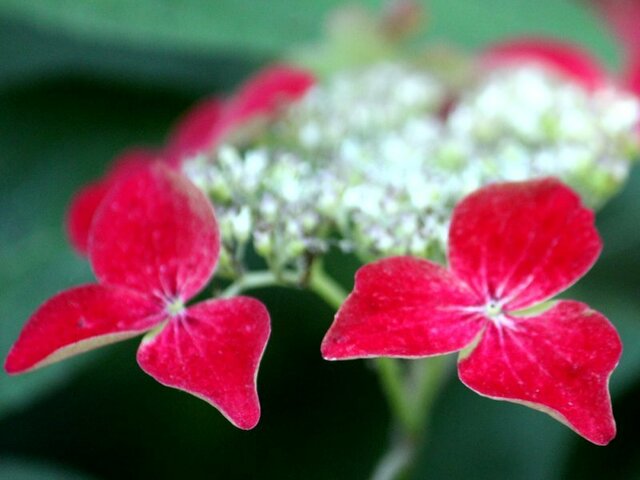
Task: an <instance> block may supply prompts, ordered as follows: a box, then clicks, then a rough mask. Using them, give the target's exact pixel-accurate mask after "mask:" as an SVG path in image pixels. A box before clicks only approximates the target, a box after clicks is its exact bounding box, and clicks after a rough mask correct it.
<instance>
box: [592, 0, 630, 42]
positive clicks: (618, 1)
mask: <svg viewBox="0 0 640 480" xmlns="http://www.w3.org/2000/svg"><path fill="white" fill-rule="evenodd" d="M591 1H592V2H593V4H594V5H595V6H596V7H597V9H598V10H599V11H600V13H601V14H602V16H603V17H604V19H605V20H606V21H607V22H608V23H609V26H610V27H611V28H612V30H613V32H614V33H615V34H616V35H617V36H618V38H619V39H620V41H621V42H622V44H623V46H624V47H625V48H626V50H627V52H628V53H630V54H633V53H637V52H640V28H638V25H639V24H640V1H638V0H591Z"/></svg>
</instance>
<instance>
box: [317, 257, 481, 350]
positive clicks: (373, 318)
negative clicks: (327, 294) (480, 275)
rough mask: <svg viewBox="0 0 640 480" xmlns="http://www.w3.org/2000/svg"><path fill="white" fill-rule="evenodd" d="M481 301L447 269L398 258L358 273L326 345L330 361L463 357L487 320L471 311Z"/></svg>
mask: <svg viewBox="0 0 640 480" xmlns="http://www.w3.org/2000/svg"><path fill="white" fill-rule="evenodd" d="M480 303H481V300H480V299H479V297H478V296H476V295H475V294H474V293H473V292H472V291H471V290H470V289H469V288H468V287H467V286H466V285H465V284H464V283H462V282H460V281H459V280H457V279H456V278H455V277H454V276H453V275H452V274H451V273H449V271H448V270H447V269H445V268H444V267H442V266H440V265H438V264H436V263H433V262H429V261H427V260H418V259H415V258H410V257H393V258H388V259H385V260H380V261H378V262H375V263H372V264H369V265H366V266H364V267H362V268H361V269H360V270H358V273H357V274H356V279H355V287H354V290H353V293H351V295H349V297H348V298H347V300H346V302H345V303H344V304H343V305H342V307H340V310H339V311H338V313H337V314H336V318H335V321H334V322H333V325H331V328H330V329H329V331H328V332H327V334H326V336H325V338H324V340H323V342H322V355H323V357H324V358H325V359H327V360H346V359H351V358H366V357H380V356H384V357H424V356H430V355H438V354H442V353H449V352H454V351H458V350H460V349H461V348H464V347H465V346H467V345H468V344H469V343H470V342H471V341H472V340H473V339H474V338H475V336H476V335H477V334H478V333H479V332H480V330H481V328H482V325H483V323H484V317H483V316H481V315H480V314H479V313H478V312H477V311H476V312H469V311H466V310H465V307H469V306H477V305H480Z"/></svg>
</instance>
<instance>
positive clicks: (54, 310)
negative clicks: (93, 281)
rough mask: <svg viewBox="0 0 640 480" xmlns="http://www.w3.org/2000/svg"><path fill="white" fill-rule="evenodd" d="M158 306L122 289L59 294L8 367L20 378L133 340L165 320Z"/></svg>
mask: <svg viewBox="0 0 640 480" xmlns="http://www.w3.org/2000/svg"><path fill="white" fill-rule="evenodd" d="M162 319H163V317H162V314H161V312H160V311H159V308H158V304H157V303H156V302H154V301H152V300H151V299H149V298H148V297H146V296H143V295H141V294H139V293H137V292H134V291H132V290H129V289H126V288H121V287H105V286H102V285H85V286H82V287H76V288H73V289H71V290H67V291H65V292H62V293H59V294H58V295H56V296H55V297H53V298H51V299H50V300H48V301H47V302H46V303H44V304H43V305H42V306H41V307H40V308H39V309H38V310H37V311H36V313H34V314H33V316H32V317H31V318H30V319H29V321H28V322H27V324H26V325H25V327H24V329H23V330H22V332H21V333H20V337H19V338H18V341H17V342H16V343H15V344H14V345H13V347H12V348H11V351H10V352H9V356H8V357H7V360H6V363H5V369H6V371H7V372H8V373H12V374H13V373H21V372H25V371H27V370H31V369H34V368H38V367H42V366H44V365H48V364H50V363H53V362H56V361H59V360H62V359H64V358H67V357H70V356H72V355H75V354H78V353H82V352H85V351H87V350H91V349H94V348H97V347H100V346H102V345H106V344H109V343H113V342H117V341H119V340H122V339H125V338H129V337H133V336H135V335H138V334H140V333H142V332H144V331H146V330H149V329H150V328H152V327H153V326H154V325H156V324H158V323H159V322H160V321H162Z"/></svg>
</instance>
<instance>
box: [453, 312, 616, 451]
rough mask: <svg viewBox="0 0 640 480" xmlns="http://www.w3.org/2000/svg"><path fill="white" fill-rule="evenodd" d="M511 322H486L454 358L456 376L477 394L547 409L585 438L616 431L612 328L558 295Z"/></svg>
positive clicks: (601, 439) (603, 439)
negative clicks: (537, 310)
mask: <svg viewBox="0 0 640 480" xmlns="http://www.w3.org/2000/svg"><path fill="white" fill-rule="evenodd" d="M511 320H512V321H514V322H515V325H514V328H510V327H507V326H502V327H497V326H495V325H494V324H489V326H488V327H487V329H486V330H485V332H484V334H483V336H482V339H481V340H480V342H479V344H478V345H477V346H476V347H475V349H474V350H473V351H472V352H471V353H470V354H469V355H468V356H467V357H466V358H463V359H461V361H460V363H459V364H458V370H459V374H460V379H461V380H462V382H464V384H465V385H467V386H468V387H469V388H471V389H473V390H475V391H476V392H478V393H479V394H481V395H485V396H487V397H491V398H494V399H498V400H508V401H512V402H517V403H523V404H525V405H527V406H530V407H533V408H536V409H539V410H542V411H544V412H546V413H549V414H550V415H552V416H553V417H554V418H557V419H558V420H560V421H562V422H564V423H566V424H567V425H568V426H570V427H571V428H572V429H574V430H575V431H576V432H577V433H578V434H580V435H582V436H583V437H584V438H586V439H587V440H589V441H591V442H593V443H595V444H598V445H605V444H607V443H609V441H611V439H613V437H614V436H615V433H616V427H615V421H614V419H613V413H612V411H611V399H610V397H609V391H608V384H609V376H610V375H611V372H612V371H613V369H614V368H615V367H616V365H617V364H618V360H619V358H620V354H621V353H622V344H621V343H620V338H619V337H618V334H617V332H616V330H615V328H614V327H613V326H612V325H611V324H610V323H609V321H608V320H607V319H606V318H605V317H604V316H603V315H601V314H600V313H598V312H595V311H593V310H591V309H590V308H589V307H588V306H587V305H584V304H582V303H579V302H573V301H560V302H558V303H557V304H556V305H555V306H554V307H552V308H551V309H550V310H547V311H546V312H544V313H542V314H540V315H537V316H533V317H525V318H522V317H521V318H518V317H511Z"/></svg>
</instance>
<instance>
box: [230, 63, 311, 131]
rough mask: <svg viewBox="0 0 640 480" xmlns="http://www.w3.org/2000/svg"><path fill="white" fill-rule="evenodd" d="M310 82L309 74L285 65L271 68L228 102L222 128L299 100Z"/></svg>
mask: <svg viewBox="0 0 640 480" xmlns="http://www.w3.org/2000/svg"><path fill="white" fill-rule="evenodd" d="M314 83H315V79H314V77H313V75H312V74H311V73H309V72H307V71H305V70H301V69H298V68H294V67H290V66H287V65H273V66H271V67H268V68H266V69H264V70H262V71H261V72H258V74H257V75H255V76H254V77H252V78H251V79H250V80H249V81H248V82H247V83H245V84H244V85H243V86H242V87H241V88H240V90H239V91H238V92H237V93H236V94H235V95H234V96H233V98H232V99H231V100H230V101H229V104H228V106H227V108H226V111H225V115H224V120H223V121H224V124H225V128H226V129H229V128H230V127H234V126H237V125H239V124H241V123H244V122H246V121H247V120H249V119H251V118H253V117H256V116H259V115H270V114H273V113H275V111H276V109H277V108H278V107H280V106H281V105H282V104H283V103H285V102H292V101H295V100H297V99H299V98H300V97H302V96H303V95H304V94H305V93H306V92H307V90H309V88H311V86H312V85H313V84H314Z"/></svg>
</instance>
